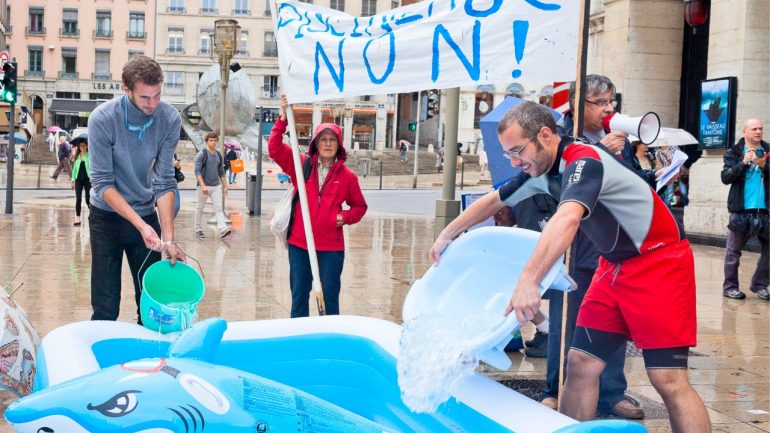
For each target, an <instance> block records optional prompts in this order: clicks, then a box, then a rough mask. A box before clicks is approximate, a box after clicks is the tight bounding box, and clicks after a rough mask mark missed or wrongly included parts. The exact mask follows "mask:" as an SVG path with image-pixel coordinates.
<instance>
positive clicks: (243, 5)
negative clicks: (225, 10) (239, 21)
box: [233, 0, 249, 15]
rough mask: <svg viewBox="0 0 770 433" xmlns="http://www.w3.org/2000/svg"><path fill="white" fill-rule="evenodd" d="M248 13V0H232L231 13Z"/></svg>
mask: <svg viewBox="0 0 770 433" xmlns="http://www.w3.org/2000/svg"><path fill="white" fill-rule="evenodd" d="M248 14H249V0H234V1H233V15H248Z"/></svg>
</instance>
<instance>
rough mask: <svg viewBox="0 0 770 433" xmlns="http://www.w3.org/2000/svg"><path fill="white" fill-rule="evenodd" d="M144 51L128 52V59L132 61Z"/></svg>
mask: <svg viewBox="0 0 770 433" xmlns="http://www.w3.org/2000/svg"><path fill="white" fill-rule="evenodd" d="M143 55H144V51H142V50H128V58H129V59H133V58H134V57H136V56H143Z"/></svg>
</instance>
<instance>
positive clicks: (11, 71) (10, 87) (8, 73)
mask: <svg viewBox="0 0 770 433" xmlns="http://www.w3.org/2000/svg"><path fill="white" fill-rule="evenodd" d="M3 72H5V76H3V93H2V95H0V97H1V98H2V99H3V101H5V102H8V103H11V104H13V103H15V102H16V62H13V63H11V62H7V63H6V64H4V65H3Z"/></svg>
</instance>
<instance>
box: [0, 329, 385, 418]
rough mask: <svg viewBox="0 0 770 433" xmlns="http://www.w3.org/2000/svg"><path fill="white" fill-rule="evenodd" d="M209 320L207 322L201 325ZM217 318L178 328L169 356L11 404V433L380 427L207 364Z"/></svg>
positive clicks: (248, 375)
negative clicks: (179, 332) (187, 328)
mask: <svg viewBox="0 0 770 433" xmlns="http://www.w3.org/2000/svg"><path fill="white" fill-rule="evenodd" d="M207 322H208V324H207ZM225 326H226V325H224V322H223V321H216V320H213V321H205V322H201V323H200V324H198V325H196V326H194V327H193V328H192V329H190V330H188V331H186V332H185V333H183V334H182V335H181V336H180V337H179V339H178V340H177V341H176V342H174V344H173V345H172V346H171V348H170V350H169V356H170V357H169V358H153V359H144V360H139V361H132V362H127V363H124V364H121V365H115V366H112V367H108V368H105V369H103V370H100V371H97V372H95V373H92V374H89V375H86V376H82V377H79V378H77V379H73V380H70V381H68V382H64V383H60V384H58V385H55V386H52V387H50V388H47V389H44V390H42V391H39V392H36V393H33V394H32V395H30V396H28V397H25V398H23V399H20V400H18V401H16V402H14V403H13V404H12V405H11V406H9V407H8V409H7V410H6V412H5V417H6V419H7V420H8V422H9V423H10V424H11V425H12V426H13V428H14V430H15V431H16V432H17V433H56V432H60V433H80V432H88V433H102V432H105V433H106V432H121V433H128V432H141V433H241V432H243V433H246V432H249V433H254V432H262V433H267V432H270V431H274V432H277V431H294V432H297V431H300V432H324V433H325V432H337V433H345V432H351V433H352V432H356V433H383V432H385V431H387V430H386V429H385V428H383V427H382V426H380V425H378V424H376V423H374V422H372V421H370V420H368V419H365V418H363V417H361V416H359V415H356V414H354V413H352V412H349V411H347V410H345V409H342V408H340V407H338V406H335V405H333V404H331V403H329V402H327V401H324V400H322V399H320V398H318V397H315V396H313V395H310V394H307V393H305V392H302V391H300V390H297V389H295V388H292V387H289V386H287V385H283V384H280V383H278V382H274V381H271V380H268V379H265V378H263V377H260V376H257V375H254V374H251V373H248V372H245V371H242V370H236V369H233V368H230V367H226V366H222V365H213V364H211V363H209V362H206V360H205V359H210V358H211V357H212V356H213V353H214V352H215V351H216V347H218V344H219V342H220V341H221V337H222V334H223V333H224V329H225Z"/></svg>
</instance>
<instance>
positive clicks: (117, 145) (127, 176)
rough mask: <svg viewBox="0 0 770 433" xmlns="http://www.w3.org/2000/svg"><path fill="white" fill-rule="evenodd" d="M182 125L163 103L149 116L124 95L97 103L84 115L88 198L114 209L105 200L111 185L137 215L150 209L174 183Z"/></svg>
mask: <svg viewBox="0 0 770 433" xmlns="http://www.w3.org/2000/svg"><path fill="white" fill-rule="evenodd" d="M126 113H128V117H127V118H126ZM151 120H152V123H149V122H150V121H151ZM127 125H128V126H127ZM180 126H181V119H180V117H179V113H178V112H177V111H176V109H175V108H173V107H172V106H171V105H169V104H166V103H165V102H161V103H160V104H159V105H158V108H157V109H156V110H155V114H153V115H152V116H147V115H145V114H144V113H142V112H141V111H140V110H139V109H138V108H136V107H135V106H134V104H133V103H132V102H131V101H130V100H129V98H128V96H126V95H123V96H120V97H116V98H114V99H111V100H110V101H108V102H105V103H103V104H101V105H99V106H98V107H96V109H95V110H94V111H93V112H92V113H91V116H90V118H89V119H88V147H89V149H88V150H89V153H90V156H91V184H92V186H93V190H94V194H93V197H92V198H91V203H92V204H93V205H94V206H96V207H97V208H99V209H102V210H106V211H111V212H114V210H113V209H112V208H111V207H110V206H109V205H108V204H107V202H106V201H105V200H104V191H106V190H107V188H109V187H113V188H115V189H116V190H117V191H118V192H119V193H120V194H121V195H122V196H123V198H124V199H126V201H127V202H128V204H129V205H130V206H131V207H132V208H133V209H134V211H135V212H136V213H137V214H139V215H140V216H147V215H150V214H151V213H153V212H154V211H155V201H156V200H157V199H158V198H159V197H160V196H162V195H163V194H165V193H167V192H170V191H174V189H175V188H176V181H175V180H174V164H173V160H174V151H175V150H176V144H177V141H179V128H180ZM140 136H141V139H140Z"/></svg>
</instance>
